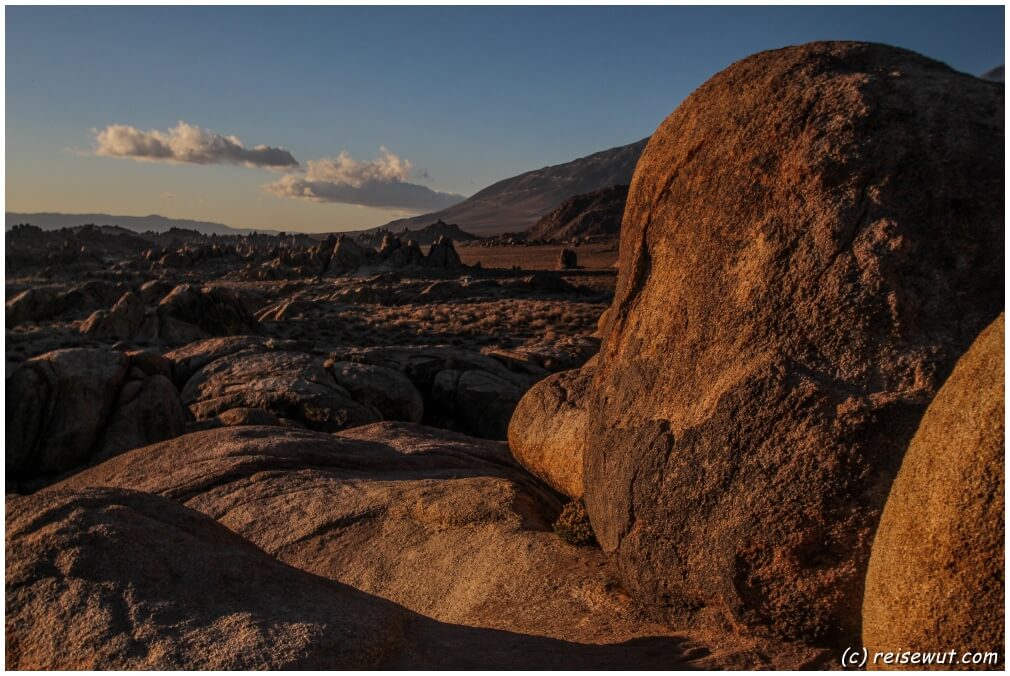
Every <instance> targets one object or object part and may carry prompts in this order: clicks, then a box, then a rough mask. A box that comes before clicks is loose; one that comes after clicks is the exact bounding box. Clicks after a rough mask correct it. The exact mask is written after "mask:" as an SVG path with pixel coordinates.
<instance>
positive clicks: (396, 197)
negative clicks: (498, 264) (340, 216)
mask: <svg viewBox="0 0 1010 676" xmlns="http://www.w3.org/2000/svg"><path fill="white" fill-rule="evenodd" d="M422 176H426V174H424V173H419V172H416V171H415V170H414V167H413V165H412V164H411V163H410V161H409V160H406V159H403V158H401V157H398V156H397V155H395V154H393V153H392V152H390V151H389V150H388V149H386V148H380V150H379V157H378V158H376V159H374V160H372V161H361V160H356V159H354V158H353V157H351V156H350V155H349V154H348V153H346V152H342V153H340V154H339V155H337V156H336V157H334V158H324V159H321V160H309V161H308V162H307V163H306V170H305V173H304V174H303V175H301V176H295V175H288V176H283V177H281V178H280V179H279V180H277V181H274V182H273V183H268V184H266V185H264V186H263V189H264V190H266V191H267V192H269V193H271V194H274V195H277V196H279V197H294V198H299V199H306V200H312V201H314V202H342V203H345V204H358V205H361V206H367V207H380V208H384V209H403V210H407V211H437V210H439V209H444V208H445V207H448V206H452V205H453V204H456V203H457V202H460V201H462V200H463V199H464V198H463V196H462V195H456V194H452V193H445V192H437V191H435V190H432V189H431V188H428V187H427V186H423V185H419V184H417V183H410V182H408V179H410V178H417V177H422Z"/></svg>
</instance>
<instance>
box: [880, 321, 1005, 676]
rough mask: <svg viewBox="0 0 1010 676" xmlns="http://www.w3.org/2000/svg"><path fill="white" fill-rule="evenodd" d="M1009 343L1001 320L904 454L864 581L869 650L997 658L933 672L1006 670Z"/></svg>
mask: <svg viewBox="0 0 1010 676" xmlns="http://www.w3.org/2000/svg"><path fill="white" fill-rule="evenodd" d="M1004 340H1005V339H1004V317H1003V315H1000V317H999V319H998V320H996V321H995V322H994V323H993V324H992V325H990V326H989V328H987V329H986V330H985V331H983V332H982V335H980V336H979V337H978V339H977V340H976V341H975V343H974V344H973V345H972V347H971V349H970V350H968V352H967V353H966V354H965V355H964V356H963V357H961V359H960V360H959V361H958V362H957V366H956V367H955V368H954V372H953V373H951V375H950V377H949V378H948V379H947V382H945V383H944V385H943V388H942V389H941V390H940V392H939V394H937V395H936V398H935V399H933V401H932V403H931V404H930V405H929V408H928V409H927V410H926V414H925V415H924V416H923V418H922V422H921V423H920V424H919V429H918V431H917V432H916V433H915V437H914V438H913V439H912V444H911V445H910V446H909V448H908V451H907V452H906V453H905V458H904V460H903V461H902V463H901V470H900V471H899V472H898V476H897V478H896V479H895V480H894V485H893V486H892V487H891V494H890V496H889V497H888V499H887V504H886V506H885V508H884V514H883V516H882V517H881V519H880V526H879V528H878V529H877V534H876V538H875V539H874V542H873V552H872V555H871V556H870V565H869V570H868V571H867V574H866V591H865V592H864V597H863V644H864V645H865V646H866V647H867V649H869V650H870V651H871V653H874V652H877V651H882V652H898V651H923V652H936V653H945V652H947V651H948V650H951V649H954V650H956V651H957V655H958V657H960V656H961V655H962V654H963V653H964V652H966V651H981V652H996V653H997V654H998V660H999V662H998V663H996V662H990V663H987V664H975V665H956V664H954V665H952V664H951V662H950V661H949V660H948V661H945V663H944V664H942V665H938V666H939V668H944V669H949V668H958V666H960V668H965V667H967V666H974V667H975V668H984V669H996V670H999V669H1002V666H1003V663H1004V657H1003V655H1004V653H1003V649H1004V619H1005V618H1004V614H1003V613H1004V598H1005V590H1004V580H1003V571H1004V565H1005V553H1004V551H1003V541H1004V528H1005V526H1004V524H1005V521H1006V512H1005V507H1004V500H1005V495H1004V493H1005V491H1004V479H1005V474H1004V469H1005V468H1004V465H1003V459H1004V454H1005V449H1006V443H1005V429H1004V422H1003V415H1004V400H1003V388H1004V377H1005V366H1004V363H1003V352H1004ZM867 666H869V667H871V668H881V667H885V666H886V665H884V664H882V663H879V662H878V663H876V664H874V663H872V662H871V663H869V664H868V665H867ZM902 666H903V668H906V669H907V668H912V669H920V668H922V666H921V665H914V664H905V665H902Z"/></svg>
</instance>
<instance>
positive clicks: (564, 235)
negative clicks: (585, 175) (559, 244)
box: [526, 185, 628, 242]
mask: <svg viewBox="0 0 1010 676" xmlns="http://www.w3.org/2000/svg"><path fill="white" fill-rule="evenodd" d="M627 199H628V186H626V185H612V186H609V187H607V188H600V189H599V190H594V191H593V192H590V193H586V194H584V195H576V196H575V197H571V198H569V199H567V200H565V201H564V202H562V203H561V205H560V206H558V208H557V209H555V210H554V211H552V212H551V213H549V214H547V215H546V216H544V217H543V218H541V219H540V220H539V221H537V223H536V225H534V226H533V227H532V228H530V229H529V230H528V231H527V233H526V236H527V238H528V239H531V240H550V241H565V242H567V241H569V240H572V239H582V238H586V237H601V236H611V237H612V236H615V235H618V234H620V232H621V216H622V215H623V214H624V204H625V202H626V201H627Z"/></svg>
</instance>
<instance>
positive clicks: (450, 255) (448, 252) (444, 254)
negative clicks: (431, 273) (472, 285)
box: [424, 237, 463, 269]
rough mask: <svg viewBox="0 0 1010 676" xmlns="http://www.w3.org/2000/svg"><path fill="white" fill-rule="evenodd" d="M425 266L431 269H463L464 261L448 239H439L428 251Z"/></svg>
mask: <svg viewBox="0 0 1010 676" xmlns="http://www.w3.org/2000/svg"><path fill="white" fill-rule="evenodd" d="M424 264H425V266H426V267H429V268H450V269H452V268H461V267H463V263H462V261H460V259H459V254H458V253H456V247H454V246H453V244H452V240H451V239H449V238H448V237H439V238H438V239H436V240H435V243H434V244H432V245H431V248H430V249H429V250H428V255H427V256H426V257H425V259H424Z"/></svg>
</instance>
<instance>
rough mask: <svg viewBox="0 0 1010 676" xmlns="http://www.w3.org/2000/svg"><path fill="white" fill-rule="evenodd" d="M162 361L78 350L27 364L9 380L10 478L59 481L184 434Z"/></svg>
mask: <svg viewBox="0 0 1010 676" xmlns="http://www.w3.org/2000/svg"><path fill="white" fill-rule="evenodd" d="M157 361H158V360H157V358H156V357H155V356H154V355H147V354H146V353H142V352H139V353H133V354H125V353H123V352H119V351H116V350H108V349H85V348H74V349H66V350H56V351H54V352H48V353H46V354H43V355H40V356H38V357H34V358H32V359H29V360H28V361H27V362H25V363H24V364H22V365H21V366H20V367H19V368H18V369H17V370H16V371H14V373H12V374H11V375H10V377H8V378H7V382H6V400H7V404H6V406H7V429H6V468H7V477H8V479H14V480H30V479H36V478H39V477H45V476H54V475H58V474H60V473H62V472H66V471H67V470H71V469H74V468H76V467H79V466H81V465H84V464H86V463H88V462H90V461H92V460H95V459H100V458H105V457H109V456H111V455H115V454H117V453H121V452H123V451H126V450H129V449H131V448H136V447H137V446H143V445H145V444H149V443H153V442H155V441H162V440H164V439H168V438H171V437H173V436H176V435H178V434H181V433H182V431H183V429H184V424H185V418H184V416H183V411H182V406H181V404H180V402H179V395H178V392H177V391H176V390H175V388H174V386H172V383H171V382H170V381H169V380H168V378H166V377H165V374H164V373H162V372H159V371H158V367H157V366H156V364H157Z"/></svg>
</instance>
